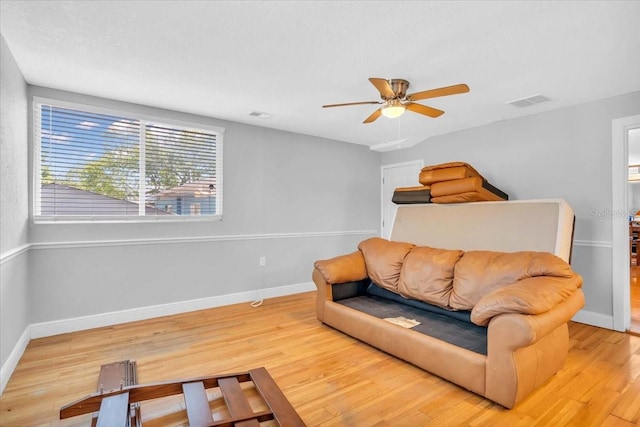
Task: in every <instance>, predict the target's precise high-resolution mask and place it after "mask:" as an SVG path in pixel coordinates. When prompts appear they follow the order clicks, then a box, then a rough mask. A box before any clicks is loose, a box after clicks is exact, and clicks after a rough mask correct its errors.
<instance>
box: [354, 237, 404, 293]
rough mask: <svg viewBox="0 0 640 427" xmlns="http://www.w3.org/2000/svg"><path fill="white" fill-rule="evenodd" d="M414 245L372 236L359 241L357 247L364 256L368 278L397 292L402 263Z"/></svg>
mask: <svg viewBox="0 0 640 427" xmlns="http://www.w3.org/2000/svg"><path fill="white" fill-rule="evenodd" d="M414 246H415V245H414V244H413V243H404V242H391V241H389V240H386V239H382V238H380V237H372V238H370V239H367V240H364V241H362V242H360V244H359V245H358V249H359V250H360V251H361V252H362V254H363V256H364V262H365V264H366V267H367V274H368V275H369V278H370V279H371V280H372V281H373V282H375V283H377V284H378V285H379V286H382V287H383V288H385V289H389V290H390V291H393V292H398V281H399V280H400V270H401V269H402V264H403V263H404V259H405V257H406V256H407V254H408V253H409V251H410V250H411V249H413V247H414Z"/></svg>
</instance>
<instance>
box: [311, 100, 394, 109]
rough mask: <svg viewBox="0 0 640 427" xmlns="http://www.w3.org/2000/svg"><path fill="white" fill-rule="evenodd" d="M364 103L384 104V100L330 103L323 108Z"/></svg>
mask: <svg viewBox="0 0 640 427" xmlns="http://www.w3.org/2000/svg"><path fill="white" fill-rule="evenodd" d="M362 104H382V101H362V102H347V103H346V104H328V105H323V106H322V108H330V107H345V106H347V105H362Z"/></svg>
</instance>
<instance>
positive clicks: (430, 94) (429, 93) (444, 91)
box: [406, 83, 469, 101]
mask: <svg viewBox="0 0 640 427" xmlns="http://www.w3.org/2000/svg"><path fill="white" fill-rule="evenodd" d="M466 92H469V86H467V85H466V84H464V83H462V84H459V85H453V86H446V87H441V88H438V89H431V90H425V91H422V92H416V93H412V94H411V95H407V97H406V99H407V101H419V100H421V99H427V98H436V97H438V96H447V95H456V94H458V93H466Z"/></svg>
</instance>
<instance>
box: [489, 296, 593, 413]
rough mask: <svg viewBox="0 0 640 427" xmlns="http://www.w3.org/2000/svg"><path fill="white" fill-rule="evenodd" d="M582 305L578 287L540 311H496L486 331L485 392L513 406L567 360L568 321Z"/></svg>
mask: <svg viewBox="0 0 640 427" xmlns="http://www.w3.org/2000/svg"><path fill="white" fill-rule="evenodd" d="M583 306H584V294H583V293H582V290H581V289H577V290H576V291H575V292H573V293H572V294H571V295H570V296H569V297H568V298H567V299H566V300H564V301H562V302H561V303H559V304H557V305H556V306H554V307H553V308H552V309H551V310H549V311H547V312H544V313H542V314H535V315H529V314H518V313H506V314H499V315H497V316H495V317H493V318H492V319H491V321H490V322H489V328H488V332H487V371H486V383H485V396H486V397H488V398H489V399H491V400H493V401H494V402H498V403H500V404H501V405H503V406H505V407H507V408H512V407H513V406H514V405H515V404H516V403H517V402H519V401H520V400H522V399H524V397H526V396H527V395H528V394H529V393H531V392H532V391H533V390H535V389H536V388H537V387H539V386H540V385H542V384H543V383H544V382H545V381H547V380H548V379H549V378H550V377H552V376H553V375H554V374H555V373H556V372H558V370H560V369H561V368H562V366H563V364H564V361H565V360H566V357H567V353H568V351H569V331H568V326H567V323H568V322H569V320H570V319H571V318H572V317H573V316H574V315H575V314H576V313H577V312H578V310H580V309H581V308H582V307H583Z"/></svg>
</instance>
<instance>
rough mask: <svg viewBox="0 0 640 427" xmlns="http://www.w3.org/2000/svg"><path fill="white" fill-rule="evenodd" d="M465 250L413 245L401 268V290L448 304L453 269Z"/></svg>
mask: <svg viewBox="0 0 640 427" xmlns="http://www.w3.org/2000/svg"><path fill="white" fill-rule="evenodd" d="M462 254H463V252H462V251H459V250H448V249H436V248H431V247H428V246H416V247H415V248H413V249H411V251H410V252H409V253H408V254H407V256H406V257H405V259H404V264H403V266H402V271H401V272H400V281H399V282H398V293H399V294H400V295H402V296H403V297H405V298H412V299H416V300H420V301H424V302H428V303H431V304H435V305H438V306H440V307H447V306H448V305H449V297H450V295H451V290H452V289H453V269H454V267H455V265H456V263H457V262H458V260H460V257H462ZM376 283H377V282H376Z"/></svg>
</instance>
